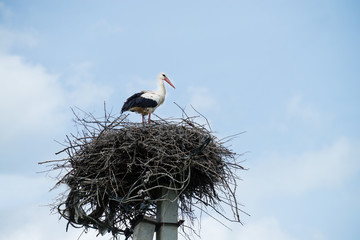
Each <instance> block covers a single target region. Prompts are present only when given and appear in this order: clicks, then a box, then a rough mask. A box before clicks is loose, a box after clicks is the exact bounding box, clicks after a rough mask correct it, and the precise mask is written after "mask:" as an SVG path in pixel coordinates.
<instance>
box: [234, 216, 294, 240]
mask: <svg viewBox="0 0 360 240" xmlns="http://www.w3.org/2000/svg"><path fill="white" fill-rule="evenodd" d="M232 239H238V240H258V239H266V240H293V239H295V238H293V237H291V236H290V235H289V234H287V233H286V231H285V230H284V229H283V227H282V226H281V224H280V223H279V221H278V220H277V219H276V218H273V217H269V218H262V219H259V220H257V221H253V222H251V223H249V224H247V225H245V226H244V227H243V228H242V229H240V230H239V231H237V233H236V236H234V238H232Z"/></svg>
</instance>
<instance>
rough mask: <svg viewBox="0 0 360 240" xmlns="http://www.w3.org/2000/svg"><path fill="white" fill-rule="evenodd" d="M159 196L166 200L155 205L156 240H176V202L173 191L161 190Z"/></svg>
mask: <svg viewBox="0 0 360 240" xmlns="http://www.w3.org/2000/svg"><path fill="white" fill-rule="evenodd" d="M161 196H163V198H166V200H164V201H160V202H159V203H158V205H157V216H156V220H157V224H158V230H157V232H156V240H177V239H178V232H177V231H178V201H177V199H176V197H177V194H176V191H175V190H171V189H167V188H162V189H161Z"/></svg>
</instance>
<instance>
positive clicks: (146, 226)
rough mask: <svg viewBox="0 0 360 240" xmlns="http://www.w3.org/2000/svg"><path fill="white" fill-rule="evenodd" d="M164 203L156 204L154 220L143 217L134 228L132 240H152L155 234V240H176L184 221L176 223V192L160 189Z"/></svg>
mask: <svg viewBox="0 0 360 240" xmlns="http://www.w3.org/2000/svg"><path fill="white" fill-rule="evenodd" d="M161 196H162V198H164V199H165V200H164V201H159V202H158V204H157V215H156V219H154V218H152V217H147V216H144V217H143V219H142V220H141V221H140V222H139V223H138V224H137V225H136V226H135V228H134V240H152V239H153V236H154V232H156V240H177V239H178V234H177V229H178V227H179V226H180V225H181V224H183V223H184V220H180V221H178V201H177V193H176V190H172V189H167V188H162V189H161Z"/></svg>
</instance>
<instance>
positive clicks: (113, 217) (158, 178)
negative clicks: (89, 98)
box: [45, 113, 243, 237]
mask: <svg viewBox="0 0 360 240" xmlns="http://www.w3.org/2000/svg"><path fill="white" fill-rule="evenodd" d="M75 116H76V119H75V121H76V123H77V127H78V132H77V133H76V134H71V135H70V136H67V140H66V144H65V149H63V150H62V151H60V152H59V153H61V152H66V153H67V157H66V158H65V159H61V160H54V161H48V162H45V163H47V164H49V166H50V167H51V170H59V169H60V170H61V173H60V175H59V181H58V183H57V185H61V184H66V185H67V186H68V189H69V190H68V192H66V193H63V194H62V197H60V198H59V199H58V200H57V201H56V202H55V203H54V208H55V209H56V210H57V212H58V213H59V214H60V215H61V217H63V218H65V219H67V220H68V223H69V224H71V225H72V226H74V227H85V229H87V228H95V229H97V230H98V231H99V233H102V234H103V233H105V232H112V234H113V235H114V237H116V236H117V235H118V234H124V235H125V236H126V237H128V236H129V235H131V232H132V229H133V226H134V223H135V222H136V221H137V220H138V219H139V218H141V217H142V216H151V217H155V216H156V204H157V203H158V202H159V201H163V200H165V199H164V197H163V196H161V194H160V190H161V189H162V188H164V187H165V188H171V189H175V190H176V192H177V194H178V203H179V213H180V214H181V216H182V217H186V218H187V219H189V220H190V221H189V222H190V223H193V221H194V220H195V219H196V217H195V214H194V211H195V209H200V210H201V211H205V212H206V213H209V210H211V209H212V210H215V211H216V213H218V214H220V215H221V216H222V217H224V218H226V219H227V220H230V221H235V222H240V217H239V212H242V211H241V210H240V208H239V204H238V201H237V199H236V196H235V190H236V179H237V177H236V175H235V170H236V169H243V167H242V166H241V165H240V163H239V162H238V161H237V159H238V155H237V154H235V153H234V152H232V151H231V150H230V149H228V148H227V147H225V146H224V143H225V142H226V141H227V140H228V139H225V140H219V139H217V138H216V137H215V136H214V135H213V134H212V133H211V131H209V130H208V129H207V128H206V127H205V125H201V124H198V123H196V122H195V121H194V118H191V117H187V116H186V117H183V118H181V119H172V120H163V119H162V120H156V121H152V123H151V124H150V125H148V124H146V125H143V124H139V123H132V122H129V121H128V120H127V119H126V117H127V115H121V116H120V117H118V118H113V117H112V116H109V115H107V114H106V113H105V118H104V117H102V118H101V120H99V119H98V118H95V117H94V116H93V115H91V114H86V115H85V117H83V118H80V117H79V116H78V115H77V114H75ZM221 205H225V206H229V209H231V210H230V211H232V216H231V214H230V215H229V214H225V213H224V212H222V211H221V210H220V209H222V207H221ZM190 229H192V228H191V227H190Z"/></svg>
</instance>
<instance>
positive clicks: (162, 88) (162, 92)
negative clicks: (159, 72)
mask: <svg viewBox="0 0 360 240" xmlns="http://www.w3.org/2000/svg"><path fill="white" fill-rule="evenodd" d="M158 85H159V89H158V90H157V92H158V93H159V94H160V95H162V96H165V94H166V89H165V85H164V81H163V80H162V79H161V78H158Z"/></svg>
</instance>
